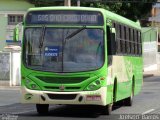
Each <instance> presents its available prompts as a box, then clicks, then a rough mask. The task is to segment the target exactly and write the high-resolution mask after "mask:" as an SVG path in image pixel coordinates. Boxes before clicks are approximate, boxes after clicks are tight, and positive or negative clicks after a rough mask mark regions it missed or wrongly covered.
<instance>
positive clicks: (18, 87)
mask: <svg viewBox="0 0 160 120" xmlns="http://www.w3.org/2000/svg"><path fill="white" fill-rule="evenodd" d="M0 90H20V86H13V87H9V86H0Z"/></svg>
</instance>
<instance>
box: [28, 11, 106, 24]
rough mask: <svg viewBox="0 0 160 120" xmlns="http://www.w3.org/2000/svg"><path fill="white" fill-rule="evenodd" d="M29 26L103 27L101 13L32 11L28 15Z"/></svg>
mask: <svg viewBox="0 0 160 120" xmlns="http://www.w3.org/2000/svg"><path fill="white" fill-rule="evenodd" d="M26 23H27V24H56V25H57V24H65V25H66V24H70V25H75V24H76V25H103V17H102V14H101V13H100V12H92V11H32V12H29V13H28V14H27V17H26Z"/></svg>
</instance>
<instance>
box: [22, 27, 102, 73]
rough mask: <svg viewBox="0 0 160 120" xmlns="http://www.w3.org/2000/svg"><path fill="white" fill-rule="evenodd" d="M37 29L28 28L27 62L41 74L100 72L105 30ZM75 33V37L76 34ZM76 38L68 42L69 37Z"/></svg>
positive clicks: (24, 59) (25, 62) (24, 57)
mask: <svg viewBox="0 0 160 120" xmlns="http://www.w3.org/2000/svg"><path fill="white" fill-rule="evenodd" d="M78 29H80V28H69V29H68V28H49V27H42V28H41V27H37V28H26V29H25V33H24V35H25V41H24V47H23V53H24V54H23V61H24V64H25V65H26V67H28V68H30V69H34V70H40V71H51V72H61V73H62V72H80V71H90V70H97V69H99V68H100V67H102V65H103V63H104V35H103V34H104V33H103V30H102V29H98V28H96V29H89V28H84V29H81V30H80V31H79V32H77V33H76V31H78ZM74 33H75V34H74ZM70 35H72V37H70V38H68V39H66V38H67V37H68V36H70Z"/></svg>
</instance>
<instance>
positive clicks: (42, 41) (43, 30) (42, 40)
mask: <svg viewBox="0 0 160 120" xmlns="http://www.w3.org/2000/svg"><path fill="white" fill-rule="evenodd" d="M45 31H46V26H45V25H44V26H42V32H41V34H42V35H41V37H40V40H39V49H40V52H41V49H42V47H43V43H44V35H45Z"/></svg>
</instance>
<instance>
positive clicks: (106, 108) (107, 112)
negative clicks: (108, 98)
mask: <svg viewBox="0 0 160 120" xmlns="http://www.w3.org/2000/svg"><path fill="white" fill-rule="evenodd" d="M112 106H113V104H108V105H106V106H103V107H102V114H103V115H110V114H111V112H112Z"/></svg>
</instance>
